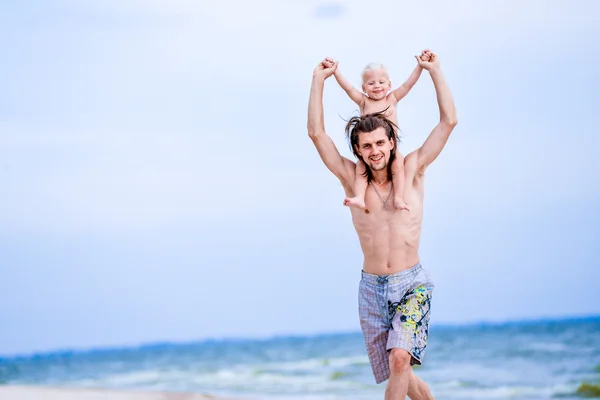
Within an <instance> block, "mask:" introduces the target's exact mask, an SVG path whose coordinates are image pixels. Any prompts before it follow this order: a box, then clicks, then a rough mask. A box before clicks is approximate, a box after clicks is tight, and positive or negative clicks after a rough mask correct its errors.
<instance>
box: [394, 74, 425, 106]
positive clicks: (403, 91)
mask: <svg viewBox="0 0 600 400" xmlns="http://www.w3.org/2000/svg"><path fill="white" fill-rule="evenodd" d="M421 72H423V67H421V66H420V65H417V66H416V67H415V69H414V70H413V72H412V74H410V76H409V77H408V79H407V80H406V82H404V83H403V84H402V85H400V87H399V88H398V89H395V90H394V91H393V92H392V93H391V95H392V96H394V99H395V100H396V102H399V101H400V100H402V98H403V97H404V96H406V95H407V94H408V92H410V90H411V89H412V88H413V86H415V83H417V81H418V80H419V77H420V76H421Z"/></svg>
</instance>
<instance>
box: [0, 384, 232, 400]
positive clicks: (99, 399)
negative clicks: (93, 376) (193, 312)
mask: <svg viewBox="0 0 600 400" xmlns="http://www.w3.org/2000/svg"><path fill="white" fill-rule="evenodd" d="M0 399H2V400H41V399H43V400H234V399H233V398H231V397H221V396H219V397H216V396H211V395H205V394H196V393H173V392H171V393H169V392H142V391H122V390H121V391H117V390H105V389H79V388H77V389H76V388H56V387H36V386H0ZM236 399H237V400H239V399H240V398H236Z"/></svg>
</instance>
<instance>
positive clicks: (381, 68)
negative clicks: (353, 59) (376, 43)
mask: <svg viewBox="0 0 600 400" xmlns="http://www.w3.org/2000/svg"><path fill="white" fill-rule="evenodd" d="M369 71H383V72H384V73H385V74H386V75H388V70H387V68H386V67H385V65H383V64H379V63H369V64H368V65H367V66H366V67H365V68H363V70H362V74H361V75H360V76H361V78H362V79H363V80H364V79H365V74H366V73H367V72H369ZM388 76H389V75H388Z"/></svg>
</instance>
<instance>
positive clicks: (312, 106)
mask: <svg viewBox="0 0 600 400" xmlns="http://www.w3.org/2000/svg"><path fill="white" fill-rule="evenodd" d="M335 68H337V64H335V65H334V66H333V67H330V68H325V67H324V66H323V65H319V66H317V68H316V69H315V73H314V74H313V79H312V85H311V88H310V98H309V101H308V125H307V128H308V136H309V137H310V139H311V140H312V141H313V143H314V145H315V147H316V148H317V151H318V152H319V155H320V156H321V160H323V163H325V166H326V167H327V168H328V169H329V170H330V171H331V172H332V173H333V174H334V175H335V176H336V177H337V178H338V179H339V180H340V182H342V185H344V187H348V186H349V185H350V177H351V176H352V174H353V171H354V165H355V164H354V163H353V162H352V161H350V160H348V159H347V158H345V157H342V155H341V154H340V153H339V151H338V149H337V148H336V147H335V144H334V143H333V140H331V138H330V137H329V136H328V135H327V133H326V132H325V122H324V119H323V87H324V86H325V79H327V78H328V77H329V76H331V74H333V72H334V70H335Z"/></svg>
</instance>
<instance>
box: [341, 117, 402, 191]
mask: <svg viewBox="0 0 600 400" xmlns="http://www.w3.org/2000/svg"><path fill="white" fill-rule="evenodd" d="M388 108H389V107H387V108H386V109H385V110H383V111H380V112H376V113H372V114H365V115H361V116H360V117H352V118H350V120H349V121H348V123H347V124H346V136H347V138H348V142H349V144H350V148H351V149H352V153H354V155H355V156H356V158H358V159H359V160H362V162H363V163H364V164H365V166H366V169H365V177H366V178H367V181H368V182H371V179H373V171H371V168H370V167H369V164H367V163H366V162H365V160H364V159H363V158H362V157H361V156H360V155H359V154H358V135H359V134H360V133H361V132H373V131H374V130H375V129H377V128H384V129H385V134H386V136H387V137H388V139H390V140H391V141H392V142H394V148H393V149H392V151H391V153H390V159H389V161H388V164H387V172H388V179H390V180H392V170H391V165H392V161H394V159H395V158H396V149H397V148H398V142H400V136H399V135H398V126H396V124H394V123H393V122H392V121H390V120H389V119H387V118H386V117H385V112H386V111H387V110H388Z"/></svg>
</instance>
